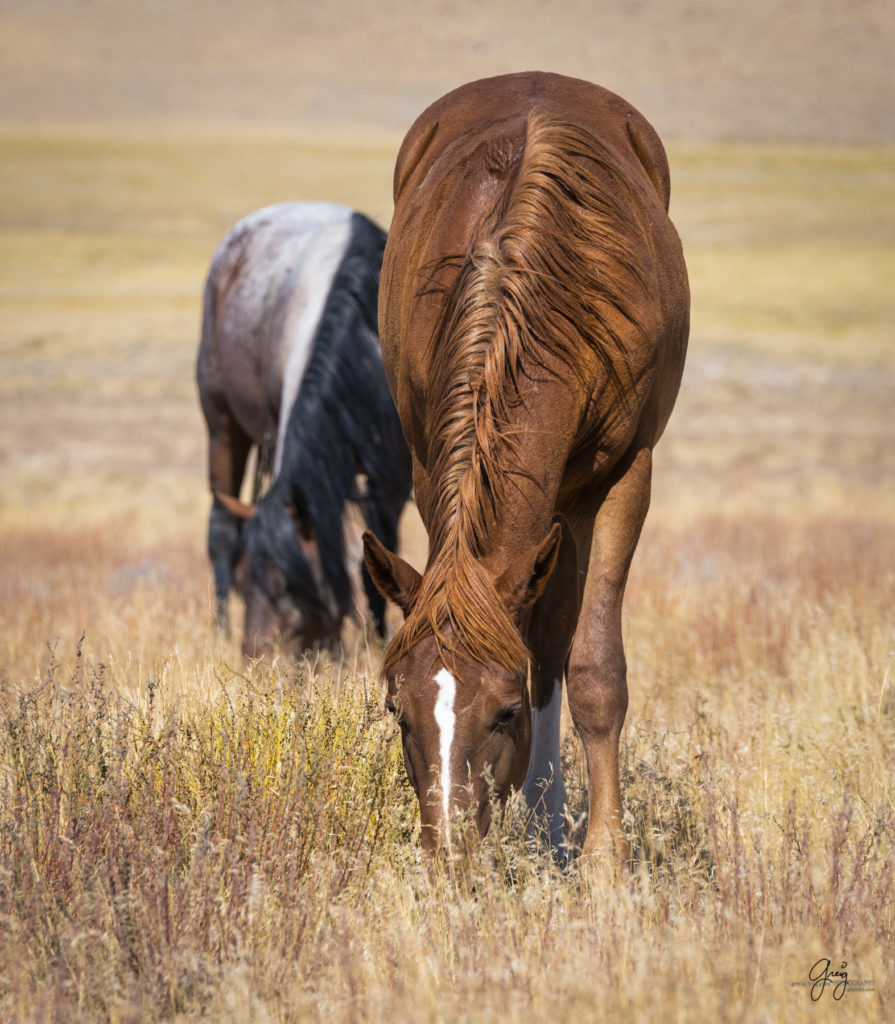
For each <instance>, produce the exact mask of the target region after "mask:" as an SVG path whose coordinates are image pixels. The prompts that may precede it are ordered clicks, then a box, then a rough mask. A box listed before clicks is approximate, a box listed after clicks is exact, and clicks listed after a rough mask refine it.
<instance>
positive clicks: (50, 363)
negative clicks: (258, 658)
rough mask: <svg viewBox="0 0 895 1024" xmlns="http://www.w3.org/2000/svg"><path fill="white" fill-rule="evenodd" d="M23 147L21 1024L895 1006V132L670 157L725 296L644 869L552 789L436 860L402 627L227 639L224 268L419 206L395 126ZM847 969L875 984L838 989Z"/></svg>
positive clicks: (7, 924) (684, 212) (697, 344)
mask: <svg viewBox="0 0 895 1024" xmlns="http://www.w3.org/2000/svg"><path fill="white" fill-rule="evenodd" d="M0 145H2V147H3V158H4V167H5V168H7V167H11V168H13V169H14V171H15V173H14V174H11V175H7V176H5V177H4V179H3V181H2V183H0V188H2V189H4V190H5V192H4V199H3V201H2V203H0V234H2V236H3V237H2V244H0V253H2V256H0V261H2V262H0V303H2V325H3V326H2V331H3V333H2V336H0V361H2V368H3V375H2V378H0V379H2V384H0V387H2V398H3V403H4V413H3V416H2V419H0V452H2V460H3V467H4V477H5V487H4V490H3V494H2V496H0V564H2V569H3V571H2V574H0V702H2V710H0V846H2V852H0V920H2V924H0V1020H15V1021H17V1022H22V1024H27V1022H30V1021H34V1022H37V1021H47V1020H58V1021H70V1020H84V1021H87V1020H90V1021H93V1020H110V1021H139V1020H171V1021H176V1020H184V1021H185V1020H194V1019H199V1018H203V1017H204V1018H205V1019H209V1020H246V1021H248V1020H252V1021H257V1020H271V1021H298V1020H307V1019H314V1020H316V1019H321V1020H322V1019H327V1020H336V1021H340V1020H344V1021H357V1020H368V1019H369V1020H382V1019H391V1020H396V1021H402V1020H407V1021H416V1020H427V1021H428V1020H445V1021H447V1020H455V1019H464V1020H493V1019H506V1018H510V1019H513V1020H520V1021H528V1020H531V1021H534V1020H541V1019H545V1018H548V1017H549V1018H551V1019H552V1018H555V1017H560V1018H562V1019H572V1018H573V1017H574V1016H581V1017H583V1018H584V1019H602V1018H608V1019H618V1020H632V1021H633V1020H644V1019H646V1020H653V1019H657V1018H658V1019H667V1020H679V1021H704V1020H718V1021H756V1022H758V1021H765V1020H783V1019H785V1020H790V1021H803V1020H805V1021H807V1020H809V1019H812V1020H813V1019H815V1018H816V1015H817V1013H823V1014H824V1015H825V1016H836V1017H842V1019H862V1020H868V1021H884V1020H888V1019H890V1018H891V1010H892V995H891V992H892V984H893V974H892V961H891V953H890V951H891V946H892V942H893V937H895V911H893V907H895V901H893V895H895V891H893V884H895V878H893V875H895V853H893V851H895V842H893V840H895V806H893V799H892V791H893V787H892V782H893V780H892V748H893V741H895V696H893V686H895V678H893V677H895V669H893V664H892V663H893V658H895V653H893V652H895V623H893V619H892V611H893V608H895V557H893V556H895V513H893V509H895V503H893V497H895V493H893V490H895V489H893V481H895V466H893V463H892V459H893V455H892V452H893V450H895V444H893V441H895V438H893V433H895V424H893V422H892V417H891V410H890V406H891V394H892V391H893V387H892V385H893V377H895V366H893V360H892V353H891V351H890V349H889V347H888V346H887V345H886V344H884V342H885V338H886V334H885V331H886V328H885V324H886V322H887V320H886V318H889V319H888V322H889V323H891V322H892V317H891V313H892V306H891V303H892V298H891V294H890V292H891V290H890V289H889V290H888V291H883V290H882V288H881V286H880V284H879V278H877V277H873V276H872V274H873V273H875V271H874V267H876V266H877V264H879V265H880V266H882V267H888V268H891V267H892V260H893V251H895V242H893V230H892V229H893V224H892V216H893V212H892V211H893V209H895V205H893V204H891V203H890V202H889V199H890V198H891V195H890V189H891V185H890V181H889V178H888V177H887V175H890V174H891V169H892V154H891V152H882V151H861V152H856V153H845V152H843V153H839V154H836V153H829V152H825V151H821V150H786V149H781V148H773V147H771V148H768V147H756V148H752V149H750V148H736V147H733V148H727V147H708V148H705V149H700V150H687V151H682V152H680V153H678V154H676V155H675V159H674V160H673V170H675V171H677V173H676V176H675V182H676V185H677V190H676V192H675V204H676V206H675V210H676V216H677V220H678V222H679V224H680V227H681V231H682V234H683V236H684V238H685V243H686V247H687V251H688V255H689V257H690V260H691V265H692V267H693V278H694V280H693V288H694V296H695V297H696V301H697V303H698V314H697V317H696V319H695V332H694V344H693V353H692V359H691V363H690V366H689V369H688V374H687V379H686V381H685V389H684V391H683V392H682V395H681V401H680V404H679V408H678V410H677V412H676V414H675V417H674V419H673V422H672V426H671V428H670V430H669V434H668V436H667V437H666V439H665V440H664V441H663V444H662V447H661V448H660V450H659V452H658V453H657V480H656V487H655V498H654V507H653V510H652V513H651V517H650V520H649V522H648V524H647V527H646V530H645V531H644V536H643V540H642V543H641V548H640V551H639V552H638V557H637V559H636V561H635V566H634V570H633V571H632V576H631V581H630V587H629V595H628V601H627V605H626V617H625V628H626V634H627V649H628V660H629V681H630V689H631V708H630V711H629V717H628V724H627V728H626V731H625V734H624V738H623V787H624V793H623V799H624V806H625V809H626V827H627V828H628V831H629V833H630V835H631V838H632V842H633V844H634V846H635V849H636V850H637V860H636V864H635V870H634V872H633V875H632V878H631V879H630V880H629V881H627V882H625V883H623V884H621V885H619V886H617V887H615V888H612V889H606V888H603V887H601V886H600V885H599V883H597V882H596V881H595V880H594V879H593V878H591V877H589V876H588V875H587V873H581V872H580V871H579V870H578V869H577V868H576V867H575V866H573V867H572V868H571V869H568V870H566V871H562V870H560V869H559V868H557V867H555V866H553V865H552V864H550V863H549V862H547V861H546V860H545V859H544V858H543V856H541V855H540V854H538V853H535V852H532V851H530V850H528V849H527V848H526V843H525V838H524V828H523V822H522V816H521V809H520V808H519V807H518V805H515V804H514V805H512V806H510V808H509V809H508V811H507V813H506V815H504V817H503V820H502V823H501V827H500V828H495V829H494V830H493V832H492V834H491V835H490V836H489V837H488V839H487V841H486V842H485V843H484V844H483V845H482V847H481V848H480V849H477V850H473V851H471V852H470V854H469V856H468V859H467V860H466V861H465V862H464V863H463V864H462V865H461V866H460V867H459V869H458V873H457V877H456V879H455V880H454V881H453V882H452V883H447V882H445V881H444V880H437V879H436V880H433V879H431V878H430V877H429V875H428V873H427V871H426V869H425V866H424V865H423V864H422V863H421V859H420V854H419V849H418V839H417V837H416V828H417V819H416V809H415V801H414V799H413V796H412V793H411V791H410V790H409V787H408V785H407V783H406V781H405V779H404V777H403V769H402V766H401V760H400V751H399V749H398V744H397V742H396V738H395V736H394V734H393V726H392V725H391V723H390V721H387V720H384V719H383V717H382V715H381V710H380V697H381V694H380V691H379V687H378V683H377V681H376V671H375V668H376V664H377V659H378V653H379V652H378V651H377V650H376V649H375V646H374V647H373V648H368V646H367V645H366V644H365V642H364V641H363V637H362V636H360V635H354V636H351V637H349V638H348V639H347V643H346V650H345V657H344V658H343V659H342V660H340V661H338V662H336V663H331V662H328V661H324V660H321V661H317V662H315V663H314V664H313V665H311V664H305V665H300V666H287V665H273V666H269V665H266V666H265V665H260V666H257V667H256V668H255V669H253V670H251V671H247V670H245V669H244V668H243V666H242V665H241V664H240V662H239V660H238V657H237V651H236V645H235V643H233V642H228V641H224V640H221V639H219V638H218V637H217V636H215V635H214V633H213V632H212V630H211V628H210V622H211V609H212V600H211V595H210V580H209V571H208V567H207V565H206V562H205V556H204V551H203V547H204V514H205V509H206V505H207V501H206V497H205V483H204V474H203V462H204V455H203V448H204V438H203V436H202V429H201V423H200V420H199V416H198V412H197V410H196V406H195V398H194V395H193V391H192V383H191V368H192V360H193V357H194V351H195V337H196V330H197V326H198V296H199V294H200V289H201V279H202V275H203V273H204V270H205V264H206V262H207V259H208V257H209V256H210V252H211V249H212V248H213V246H214V244H215V242H216V241H217V238H218V237H219V236H220V234H221V233H222V232H223V230H225V229H226V227H227V226H228V225H229V223H231V222H232V220H234V219H236V217H237V216H239V215H241V214H242V213H244V212H246V210H247V209H249V208H251V207H252V206H256V205H260V203H262V202H266V201H271V200H274V199H279V198H285V197H286V196H287V195H299V194H302V195H320V196H323V197H325V198H337V199H342V200H343V201H345V200H348V201H354V202H357V205H360V206H362V207H365V208H366V209H368V210H370V211H371V212H373V213H376V214H378V215H379V216H380V218H381V219H382V220H383V221H385V220H387V212H388V208H387V196H388V176H389V175H390V168H389V169H388V171H387V173H386V167H387V164H388V162H389V159H390V157H388V154H387V149H388V146H387V144H386V142H385V141H383V142H382V143H381V144H379V143H373V142H371V143H370V144H369V146H368V147H366V148H363V147H362V148H361V149H358V150H357V151H351V152H352V153H353V160H354V166H355V168H356V177H353V176H352V175H347V174H346V173H345V172H344V171H341V172H338V173H337V172H336V167H337V165H338V166H342V167H344V158H345V155H346V152H348V151H347V150H346V149H345V148H342V147H343V144H341V143H339V142H338V140H336V141H334V142H331V143H330V144H329V145H328V146H327V147H320V146H318V147H317V148H316V149H315V148H314V147H310V148H308V144H307V143H306V142H303V141H302V140H300V139H299V140H289V139H282V138H280V139H268V140H267V141H264V140H263V139H260V140H258V141H257V145H256V146H255V147H254V149H253V150H252V151H251V152H249V151H248V150H247V149H246V147H245V146H244V145H242V144H241V143H240V142H239V141H238V140H235V139H231V140H227V139H226V138H217V139H204V140H203V139H201V138H190V137H184V138H179V139H178V138H174V137H171V136H168V137H167V138H165V139H162V140H161V141H159V142H153V141H152V140H149V139H146V138H140V137H138V136H135V137H132V138H130V139H128V138H124V139H120V138H119V139H114V140H113V139H110V138H106V137H103V136H99V135H98V136H94V137H92V138H90V139H87V140H85V139H83V138H80V137H74V136H70V137H65V136H47V137H43V138H36V139H35V138H31V137H28V136H24V135H21V134H14V133H12V134H10V133H7V134H6V135H4V136H3V137H2V139H0ZM344 145H347V144H344ZM47 154H50V155H51V157H52V159H50V157H49V156H48V155H47ZM209 154H212V155H211V156H210V155H209ZM79 167H80V168H81V170H80V171H79V170H78V168H79ZM90 167H92V168H93V169H92V170H89V168H90ZM172 167H176V168H178V169H179V170H178V172H177V173H176V174H174V175H172V174H171V172H170V168H172ZM315 168H316V170H315ZM37 170H40V171H41V174H37V173H36V172H37ZM809 172H810V173H809ZM79 175H80V177H79ZM302 175H303V176H302ZM340 175H341V176H340ZM290 181H292V182H298V184H296V185H295V186H294V188H287V186H288V185H289V183H290ZM29 182H31V184H29ZM178 182H187V184H183V186H182V188H183V190H181V187H180V185H176V187H175V183H178ZM352 189H356V194H357V195H360V196H361V197H362V198H361V199H360V200H357V199H356V200H352V199H351V193H352ZM861 196H863V197H864V199H863V200H862V199H861V198H860V197H861ZM11 197H15V203H14V205H13V199H12V198H11ZM364 197H366V198H364ZM762 197H767V201H765V199H763V198H762ZM887 197H888V198H887ZM887 203H888V205H886V204H887ZM843 204H845V205H846V206H847V208H848V210H849V213H848V216H845V214H844V213H843ZM784 210H785V211H789V213H788V215H789V218H790V220H789V222H787V223H786V224H785V225H783V226H782V227H781V211H784ZM778 233H779V234H783V235H785V244H784V241H783V240H782V239H778V238H777V235H778ZM794 253H795V254H796V255H793V254H794ZM812 254H814V255H812ZM832 254H835V258H832ZM778 256H779V257H780V259H779V260H778V259H777V257H778ZM828 257H829V258H828ZM809 259H813V260H815V262H816V269H815V272H814V274H813V275H811V276H806V275H804V274H802V273H799V272H797V271H798V267H800V266H802V265H803V264H804V261H806V260H809ZM769 261H770V262H771V264H773V265H774V266H776V267H777V272H776V273H774V272H772V271H771V270H769V269H768V266H769ZM775 261H776V262H775ZM844 266H848V267H851V270H850V271H849V273H848V274H844V273H843V272H842V268H843V267H844ZM781 268H788V269H786V275H788V276H785V275H784V271H783V269H781ZM865 271H866V273H865ZM867 274H870V275H871V276H869V277H868V276H867ZM750 275H752V276H751V277H750ZM762 275H763V276H762ZM889 276H890V277H891V275H889ZM744 281H745V282H747V283H748V287H747V288H746V289H745V290H744V288H743V282H744ZM762 282H764V283H765V284H766V285H767V287H759V285H760V284H761V283H762ZM780 311H783V312H785V313H786V316H785V317H781V316H778V315H777V314H778V313H780ZM753 317H754V318H755V319H751V318H753ZM405 538H406V544H407V548H408V549H409V551H410V554H411V557H413V558H414V559H415V560H416V561H419V559H420V556H421V553H422V538H421V536H420V533H419V528H418V525H416V524H415V523H414V521H413V520H412V519H411V518H409V519H408V522H407V524H406V525H405ZM82 635H83V639H82ZM567 725H568V727H567V730H566V740H565V746H564V759H565V770H566V771H565V773H566V778H567V783H568V785H569V790H570V828H571V834H572V837H573V839H574V838H575V837H576V836H580V835H581V832H582V827H583V821H582V818H581V815H582V812H583V808H584V789H583V765H582V760H581V750H580V746H579V744H578V743H577V740H576V738H575V736H574V731H573V730H572V729H571V726H570V725H569V724H568V723H567ZM821 957H830V958H831V959H832V960H833V962H834V967H836V966H838V964H839V963H841V962H842V961H843V960H845V961H847V962H848V974H849V978H850V979H851V980H852V981H856V980H863V981H867V982H872V983H873V990H872V991H866V990H865V991H861V990H859V989H858V987H857V986H853V987H852V988H851V989H850V990H849V991H847V993H846V995H845V997H844V999H843V1001H842V1002H841V1003H838V1004H834V1003H833V1000H832V993H831V992H829V991H828V992H827V993H825V994H824V995H823V997H822V1000H821V1002H820V1003H819V1004H815V1003H813V1002H812V1001H811V999H810V997H809V989H808V988H807V987H803V983H805V982H806V981H807V975H808V970H809V968H810V967H811V966H812V964H814V963H815V961H817V960H818V959H819V958H821Z"/></svg>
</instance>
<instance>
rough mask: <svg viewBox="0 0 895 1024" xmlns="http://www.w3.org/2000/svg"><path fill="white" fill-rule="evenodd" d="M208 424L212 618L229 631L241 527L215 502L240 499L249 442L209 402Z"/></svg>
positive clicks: (230, 421)
mask: <svg viewBox="0 0 895 1024" xmlns="http://www.w3.org/2000/svg"><path fill="white" fill-rule="evenodd" d="M203 408H204V411H205V417H206V420H207V422H208V433H209V442H208V476H209V483H210V485H211V491H212V494H213V495H214V500H213V503H212V507H211V513H210V514H209V517H208V557H209V559H210V560H211V567H212V571H213V573H214V594H215V618H216V620H217V624H218V626H219V628H220V629H223V630H226V631H228V632H229V618H228V615H227V599H228V596H229V594H230V585H231V581H232V576H233V563H234V560H235V557H236V551H237V548H238V547H239V535H240V530H241V527H242V524H241V523H240V521H239V520H238V519H237V518H236V516H234V515H233V514H232V513H231V512H230V511H229V510H228V509H226V508H224V506H223V505H222V504H221V502H220V500H219V499H218V495H219V494H227V495H231V496H233V497H238V496H239V489H240V486H241V484H242V477H243V474H244V473H245V466H246V462H247V460H248V457H249V450H250V448H251V440H250V438H249V437H248V435H247V434H246V433H245V432H244V431H243V430H242V429H241V428H240V427H239V425H238V424H237V423H236V422H235V421H234V420H233V418H232V417H231V416H230V415H229V413H228V412H226V411H225V410H223V409H220V408H217V407H216V406H215V405H214V404H213V403H212V402H211V401H207V402H204V403H203Z"/></svg>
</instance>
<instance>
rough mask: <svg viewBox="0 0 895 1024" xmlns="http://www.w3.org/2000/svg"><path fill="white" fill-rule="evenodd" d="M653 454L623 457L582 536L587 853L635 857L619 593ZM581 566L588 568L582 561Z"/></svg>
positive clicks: (578, 701)
mask: <svg viewBox="0 0 895 1024" xmlns="http://www.w3.org/2000/svg"><path fill="white" fill-rule="evenodd" d="M651 475H652V452H651V451H650V449H648V448H641V449H639V450H633V451H631V452H630V453H629V454H628V455H626V456H625V457H624V459H623V461H622V463H621V464H620V466H619V467H618V468H617V469H616V471H615V473H614V474H613V479H612V481H611V482H610V484H609V487H608V489H607V492H606V495H605V498H604V499H603V501H602V503H601V505H600V507H599V508H598V510H597V513H596V516H595V518H594V523H593V532H592V535H591V538H590V543H589V545H588V544H587V541H586V538H584V537H580V538H578V539H579V558H580V559H581V561H582V562H584V561H585V559H586V572H587V577H586V580H585V584H584V593H583V596H582V603H581V614H580V616H579V620H578V629H577V631H576V633H575V639H574V641H573V643H572V651H571V654H570V657H569V670H568V682H567V685H568V695H569V709H570V711H571V713H572V719H573V721H574V722H575V726H576V728H577V729H578V732H579V734H580V736H581V739H582V742H583V744H584V752H585V757H586V759H587V775H588V799H589V805H590V814H589V819H588V826H587V836H586V838H585V842H584V848H583V850H582V853H583V854H594V853H599V852H605V851H614V853H615V856H616V858H617V860H618V861H619V862H620V863H623V864H624V863H628V862H630V851H629V849H628V844H627V841H626V839H625V835H624V832H623V830H622V808H621V793H620V789H619V777H618V772H619V765H618V743H619V736H620V734H621V729H622V724H623V723H624V720H625V712H626V710H627V706H628V685H627V666H626V662H625V652H624V649H623V646H622V598H623V596H624V591H625V584H626V582H627V578H628V570H629V568H630V565H631V558H632V556H633V554H634V549H635V548H636V546H637V541H638V539H639V537H640V530H641V528H642V526H643V521H644V519H645V517H646V512H647V509H648V508H649V499H650V481H651ZM582 568H584V566H582Z"/></svg>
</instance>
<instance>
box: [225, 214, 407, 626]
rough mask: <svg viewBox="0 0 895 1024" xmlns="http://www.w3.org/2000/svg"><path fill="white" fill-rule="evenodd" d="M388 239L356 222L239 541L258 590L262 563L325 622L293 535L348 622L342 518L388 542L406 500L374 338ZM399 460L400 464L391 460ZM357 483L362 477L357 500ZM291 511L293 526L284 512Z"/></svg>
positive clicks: (400, 446) (400, 448)
mask: <svg viewBox="0 0 895 1024" xmlns="http://www.w3.org/2000/svg"><path fill="white" fill-rule="evenodd" d="M385 238H386V236H385V232H383V231H382V230H381V229H380V228H379V227H377V226H376V225H375V224H374V223H373V222H372V221H370V220H368V219H367V218H366V217H364V216H363V215H362V214H358V213H354V214H353V215H352V221H351V236H350V242H349V245H348V247H347V249H346V252H345V256H344V258H343V260H342V262H341V264H340V266H339V268H338V269H337V271H336V274H335V276H334V278H333V282H332V287H331V290H330V294H329V296H328V298H327V300H326V304H325V307H324V310H323V314H322V316H321V318H320V323H319V325H318V328H317V332H316V334H315V337H314V341H313V344H312V348H311V355H310V358H309V360H308V365H307V368H306V370H305V373H304V376H303V378H302V381H301V385H300V387H299V391H298V395H297V397H296V399H295V403H294V405H293V407H292V410H291V412H290V414H289V419H288V423H287V426H286V436H285V439H284V444H283V459H282V466H281V469H280V473H279V475H278V476H277V478H276V480H275V481H274V483H273V485H272V486H271V488H270V490H269V491H268V493H267V494H266V495H265V496H264V498H263V499H262V500H261V502H260V503H259V505H258V511H257V514H256V515H255V516H254V517H253V518H252V519H251V520H250V521H249V523H248V524H247V526H246V530H245V531H244V541H245V545H246V553H247V556H248V560H249V565H250V567H251V571H252V573H253V575H254V576H255V578H256V580H257V582H258V583H259V584H261V585H264V581H265V578H266V572H265V563H267V564H268V565H273V566H274V567H275V568H277V569H278V570H279V571H280V572H281V573H282V574H283V576H284V577H285V580H286V586H287V589H288V591H289V593H290V596H291V598H292V599H293V600H294V601H295V602H296V603H298V604H300V605H301V606H303V607H305V608H306V609H308V610H309V611H311V612H312V613H313V611H315V610H316V611H317V612H318V613H323V614H324V615H325V616H326V615H328V612H327V607H328V604H329V602H328V601H326V599H325V596H324V595H321V594H320V593H319V591H318V588H317V585H316V582H315V580H314V577H313V574H312V572H311V569H310V566H309V565H308V562H307V560H306V559H305V557H304V555H303V553H302V550H301V547H300V545H299V542H298V538H297V535H296V529H297V528H298V529H299V530H300V531H301V532H302V533H304V534H306V535H308V536H310V535H313V538H314V540H315V541H316V543H317V546H318V550H319V554H320V560H321V568H322V573H323V577H324V579H325V580H326V581H327V583H328V584H329V586H330V587H331V589H332V596H333V598H334V600H335V605H336V608H337V610H338V616H339V618H340V620H341V619H342V618H344V617H345V616H347V615H350V614H352V612H353V609H354V602H353V598H352V586H351V580H350V578H349V575H348V571H347V568H346V565H345V539H344V531H343V522H342V519H343V510H344V507H345V503H346V502H348V501H353V502H356V503H358V504H359V506H360V508H361V511H362V513H363V515H364V518H365V520H366V523H367V525H368V527H369V528H370V529H372V530H373V532H374V533H377V534H378V535H380V536H381V535H382V534H383V531H385V533H386V534H388V533H390V532H394V530H395V528H396V522H387V521H386V520H396V518H397V517H396V515H395V514H394V512H393V511H392V510H391V509H390V508H387V507H386V505H387V504H389V503H390V504H391V506H395V505H396V504H397V506H398V507H400V503H402V502H403V500H405V499H406V497H407V496H408V494H409V490H410V480H409V476H410V468H409V467H410V456H409V453H408V452H407V450H406V445H405V442H404V440H403V436H402V433H401V426H400V423H399V421H398V416H397V413H396V412H395V408H394V403H393V402H392V398H391V395H390V393H389V390H388V385H387V383H386V379H385V371H384V370H383V367H382V357H381V354H380V350H379V336H378V331H377V299H378V291H379V269H380V266H381V263H382V252H383V249H384V246H385ZM396 451H397V452H400V453H402V456H403V457H401V458H396V457H395V452H396ZM358 475H363V476H365V477H366V488H365V489H364V490H363V492H361V491H359V489H358V486H357V477H358ZM290 508H291V509H292V510H294V513H295V518H293V516H292V514H290V512H289V511H287V510H288V509H290Z"/></svg>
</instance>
